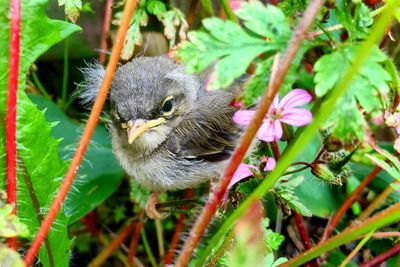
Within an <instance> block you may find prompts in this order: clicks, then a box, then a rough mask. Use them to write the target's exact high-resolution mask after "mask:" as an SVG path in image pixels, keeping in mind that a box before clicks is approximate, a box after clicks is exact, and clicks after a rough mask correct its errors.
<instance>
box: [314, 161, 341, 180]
mask: <svg viewBox="0 0 400 267" xmlns="http://www.w3.org/2000/svg"><path fill="white" fill-rule="evenodd" d="M311 172H312V174H314V175H315V176H316V177H318V178H319V179H321V180H323V181H324V182H328V183H331V184H335V185H342V180H341V179H340V178H339V177H337V176H336V175H335V174H334V173H333V172H332V171H331V170H330V169H329V168H328V167H327V166H326V165H325V164H316V165H314V166H313V168H312V169H311Z"/></svg>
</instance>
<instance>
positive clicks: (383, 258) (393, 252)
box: [360, 244, 400, 267]
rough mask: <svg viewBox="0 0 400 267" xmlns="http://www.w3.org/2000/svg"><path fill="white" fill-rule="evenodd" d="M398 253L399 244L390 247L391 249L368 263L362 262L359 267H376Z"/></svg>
mask: <svg viewBox="0 0 400 267" xmlns="http://www.w3.org/2000/svg"><path fill="white" fill-rule="evenodd" d="M399 252H400V244H398V245H396V246H394V247H392V248H391V249H389V250H387V251H385V252H383V253H381V254H379V255H378V256H376V257H375V258H373V259H372V260H370V261H367V262H364V263H362V264H361V265H360V267H373V266H378V265H379V264H381V263H383V262H385V261H386V260H387V259H390V258H391V257H393V256H396V255H397V254H398V253H399Z"/></svg>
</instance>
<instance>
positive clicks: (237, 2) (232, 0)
mask: <svg viewBox="0 0 400 267" xmlns="http://www.w3.org/2000/svg"><path fill="white" fill-rule="evenodd" d="M228 3H229V6H230V8H231V9H232V11H233V12H236V11H237V10H238V9H240V7H241V6H242V4H243V3H242V0H229V1H228Z"/></svg>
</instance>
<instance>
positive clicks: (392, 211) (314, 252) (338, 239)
mask: <svg viewBox="0 0 400 267" xmlns="http://www.w3.org/2000/svg"><path fill="white" fill-rule="evenodd" d="M399 220H400V203H397V204H395V205H393V206H391V207H390V208H387V209H386V210H384V211H382V212H381V213H379V214H378V215H376V216H374V217H372V218H370V219H368V220H366V221H365V222H363V223H361V224H358V225H356V226H354V227H350V228H347V229H345V230H344V231H342V232H341V233H340V234H338V235H336V236H334V237H332V238H331V239H329V240H327V241H325V242H323V243H321V244H319V245H317V246H315V247H313V248H311V249H310V250H308V251H306V252H304V253H302V254H300V255H299V256H297V257H295V258H293V259H291V260H289V261H287V262H285V263H284V264H282V265H281V266H280V267H289V266H290V267H295V266H299V265H302V264H304V263H306V262H308V261H310V260H312V259H314V258H316V257H318V256H319V255H321V254H323V253H325V252H327V251H330V250H332V249H334V248H337V247H339V246H341V245H343V244H346V243H348V242H351V241H353V240H355V239H357V238H358V237H359V236H360V235H363V234H366V233H368V232H370V231H372V230H374V229H379V228H382V227H385V226H387V225H390V224H392V223H394V222H398V221H399Z"/></svg>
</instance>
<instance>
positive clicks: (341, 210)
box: [319, 166, 382, 243]
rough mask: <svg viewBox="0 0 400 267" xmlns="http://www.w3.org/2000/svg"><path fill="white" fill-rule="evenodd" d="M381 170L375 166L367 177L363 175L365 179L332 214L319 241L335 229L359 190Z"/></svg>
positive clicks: (323, 239)
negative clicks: (333, 214)
mask: <svg viewBox="0 0 400 267" xmlns="http://www.w3.org/2000/svg"><path fill="white" fill-rule="evenodd" d="M381 170H382V169H381V168H380V167H379V166H376V167H375V168H374V169H373V170H372V171H371V172H370V173H369V174H368V175H367V177H365V179H364V180H363V181H362V182H361V183H360V184H359V185H358V187H357V188H356V190H354V191H353V193H351V195H350V196H348V197H347V198H346V200H345V202H344V203H343V204H342V206H341V207H340V208H339V210H338V211H337V212H336V214H335V216H333V218H332V220H330V221H329V223H328V225H327V226H326V229H325V231H324V233H323V235H322V237H321V239H320V241H319V243H321V242H323V241H325V240H326V239H327V238H328V237H329V236H330V235H331V233H332V232H333V230H334V229H335V227H336V225H337V224H338V223H339V221H340V219H341V218H342V217H343V215H344V213H345V212H346V211H347V210H348V209H349V208H350V207H351V205H352V204H353V202H354V201H355V200H356V198H357V197H358V195H359V194H360V193H361V191H362V190H363V189H364V188H365V187H366V186H367V185H368V184H369V183H370V182H371V181H372V180H373V179H374V178H375V177H376V175H377V174H378V173H379V172H380V171H381Z"/></svg>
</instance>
